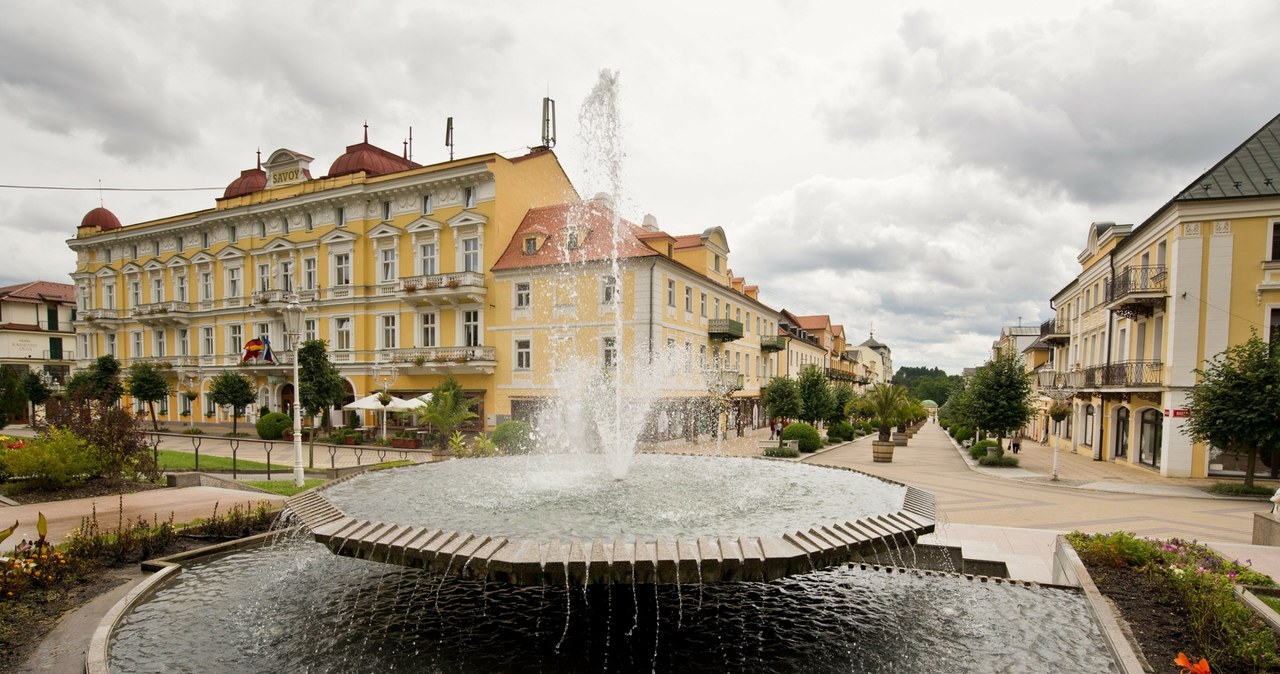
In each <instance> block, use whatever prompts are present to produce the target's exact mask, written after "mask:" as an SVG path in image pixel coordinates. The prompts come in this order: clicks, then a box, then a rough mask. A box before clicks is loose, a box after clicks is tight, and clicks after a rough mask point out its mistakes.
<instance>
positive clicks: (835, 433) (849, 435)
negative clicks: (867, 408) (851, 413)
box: [827, 421, 857, 442]
mask: <svg viewBox="0 0 1280 674" xmlns="http://www.w3.org/2000/svg"><path fill="white" fill-rule="evenodd" d="M856 432H857V431H855V430H854V429H853V424H851V423H849V422H847V421H840V422H837V423H834V424H832V425H831V426H829V427H827V437H828V438H830V439H831V441H832V442H843V441H846V440H852V439H853V438H854V434H855V433H856Z"/></svg>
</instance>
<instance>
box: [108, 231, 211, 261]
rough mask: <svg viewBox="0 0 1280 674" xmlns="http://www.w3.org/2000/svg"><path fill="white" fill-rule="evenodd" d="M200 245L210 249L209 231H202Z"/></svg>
mask: <svg viewBox="0 0 1280 674" xmlns="http://www.w3.org/2000/svg"><path fill="white" fill-rule="evenodd" d="M200 246H201V247H202V248H204V249H206V250H208V248H209V233H208V232H201V233H200ZM110 261H111V260H107V262H110Z"/></svg>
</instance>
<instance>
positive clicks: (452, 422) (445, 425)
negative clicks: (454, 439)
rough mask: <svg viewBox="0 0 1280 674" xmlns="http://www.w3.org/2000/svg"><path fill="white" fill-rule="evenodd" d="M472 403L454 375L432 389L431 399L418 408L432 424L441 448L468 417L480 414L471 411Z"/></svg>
mask: <svg viewBox="0 0 1280 674" xmlns="http://www.w3.org/2000/svg"><path fill="white" fill-rule="evenodd" d="M471 407H472V403H470V402H468V401H467V399H466V396H465V395H464V394H463V392H462V386H461V385H460V384H459V383H458V382H457V380H455V379H454V378H453V377H452V376H447V377H445V380H444V381H443V382H441V384H440V385H439V386H437V387H435V388H434V389H431V400H430V401H428V402H427V404H426V405H425V406H423V407H420V408H419V409H418V414H419V415H421V416H422V418H423V419H425V420H426V422H427V423H428V424H431V428H432V429H433V430H434V431H435V434H434V439H435V441H436V445H437V447H438V448H439V449H440V450H442V451H443V450H444V449H445V448H446V447H447V446H448V445H447V443H448V440H449V436H450V435H451V434H452V433H453V431H454V429H456V428H457V427H458V426H461V425H462V422H464V421H467V420H468V419H475V418H476V417H477V416H478V415H477V414H476V413H475V412H472V411H471Z"/></svg>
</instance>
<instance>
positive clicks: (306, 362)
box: [297, 339, 347, 468]
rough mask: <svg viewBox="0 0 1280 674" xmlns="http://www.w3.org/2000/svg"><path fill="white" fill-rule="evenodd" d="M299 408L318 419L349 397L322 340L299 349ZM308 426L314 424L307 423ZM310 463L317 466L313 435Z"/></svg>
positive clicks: (310, 340)
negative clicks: (318, 416)
mask: <svg viewBox="0 0 1280 674" xmlns="http://www.w3.org/2000/svg"><path fill="white" fill-rule="evenodd" d="M297 357H298V389H299V390H298V404H299V405H300V406H301V412H302V413H303V414H305V415H306V417H307V419H309V420H310V419H315V417H316V415H317V414H324V413H325V412H326V411H328V410H329V408H331V407H336V406H338V405H339V404H340V403H341V402H342V399H343V398H344V397H346V395H347V388H346V386H344V383H345V380H344V379H343V378H342V375H341V374H339V373H338V368H337V367H335V366H334V364H333V361H331V360H329V353H328V344H326V343H325V341H324V340H323V339H308V340H307V341H305V342H303V343H302V344H301V345H299V347H298V356H297ZM307 425H308V426H310V425H311V424H310V423H308V424H307ZM307 450H308V451H307V455H308V458H307V461H308V464H309V465H310V466H311V467H313V468H314V467H315V465H316V461H315V459H316V438H315V434H312V435H311V438H310V440H309V444H308V448H307Z"/></svg>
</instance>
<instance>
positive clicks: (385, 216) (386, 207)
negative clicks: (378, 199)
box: [382, 201, 391, 222]
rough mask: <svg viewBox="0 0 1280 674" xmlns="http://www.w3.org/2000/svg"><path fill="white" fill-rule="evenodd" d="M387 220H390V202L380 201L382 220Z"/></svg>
mask: <svg viewBox="0 0 1280 674" xmlns="http://www.w3.org/2000/svg"><path fill="white" fill-rule="evenodd" d="M389 220H391V202H390V201H384V202H382V221H383V222H387V221H389Z"/></svg>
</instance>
